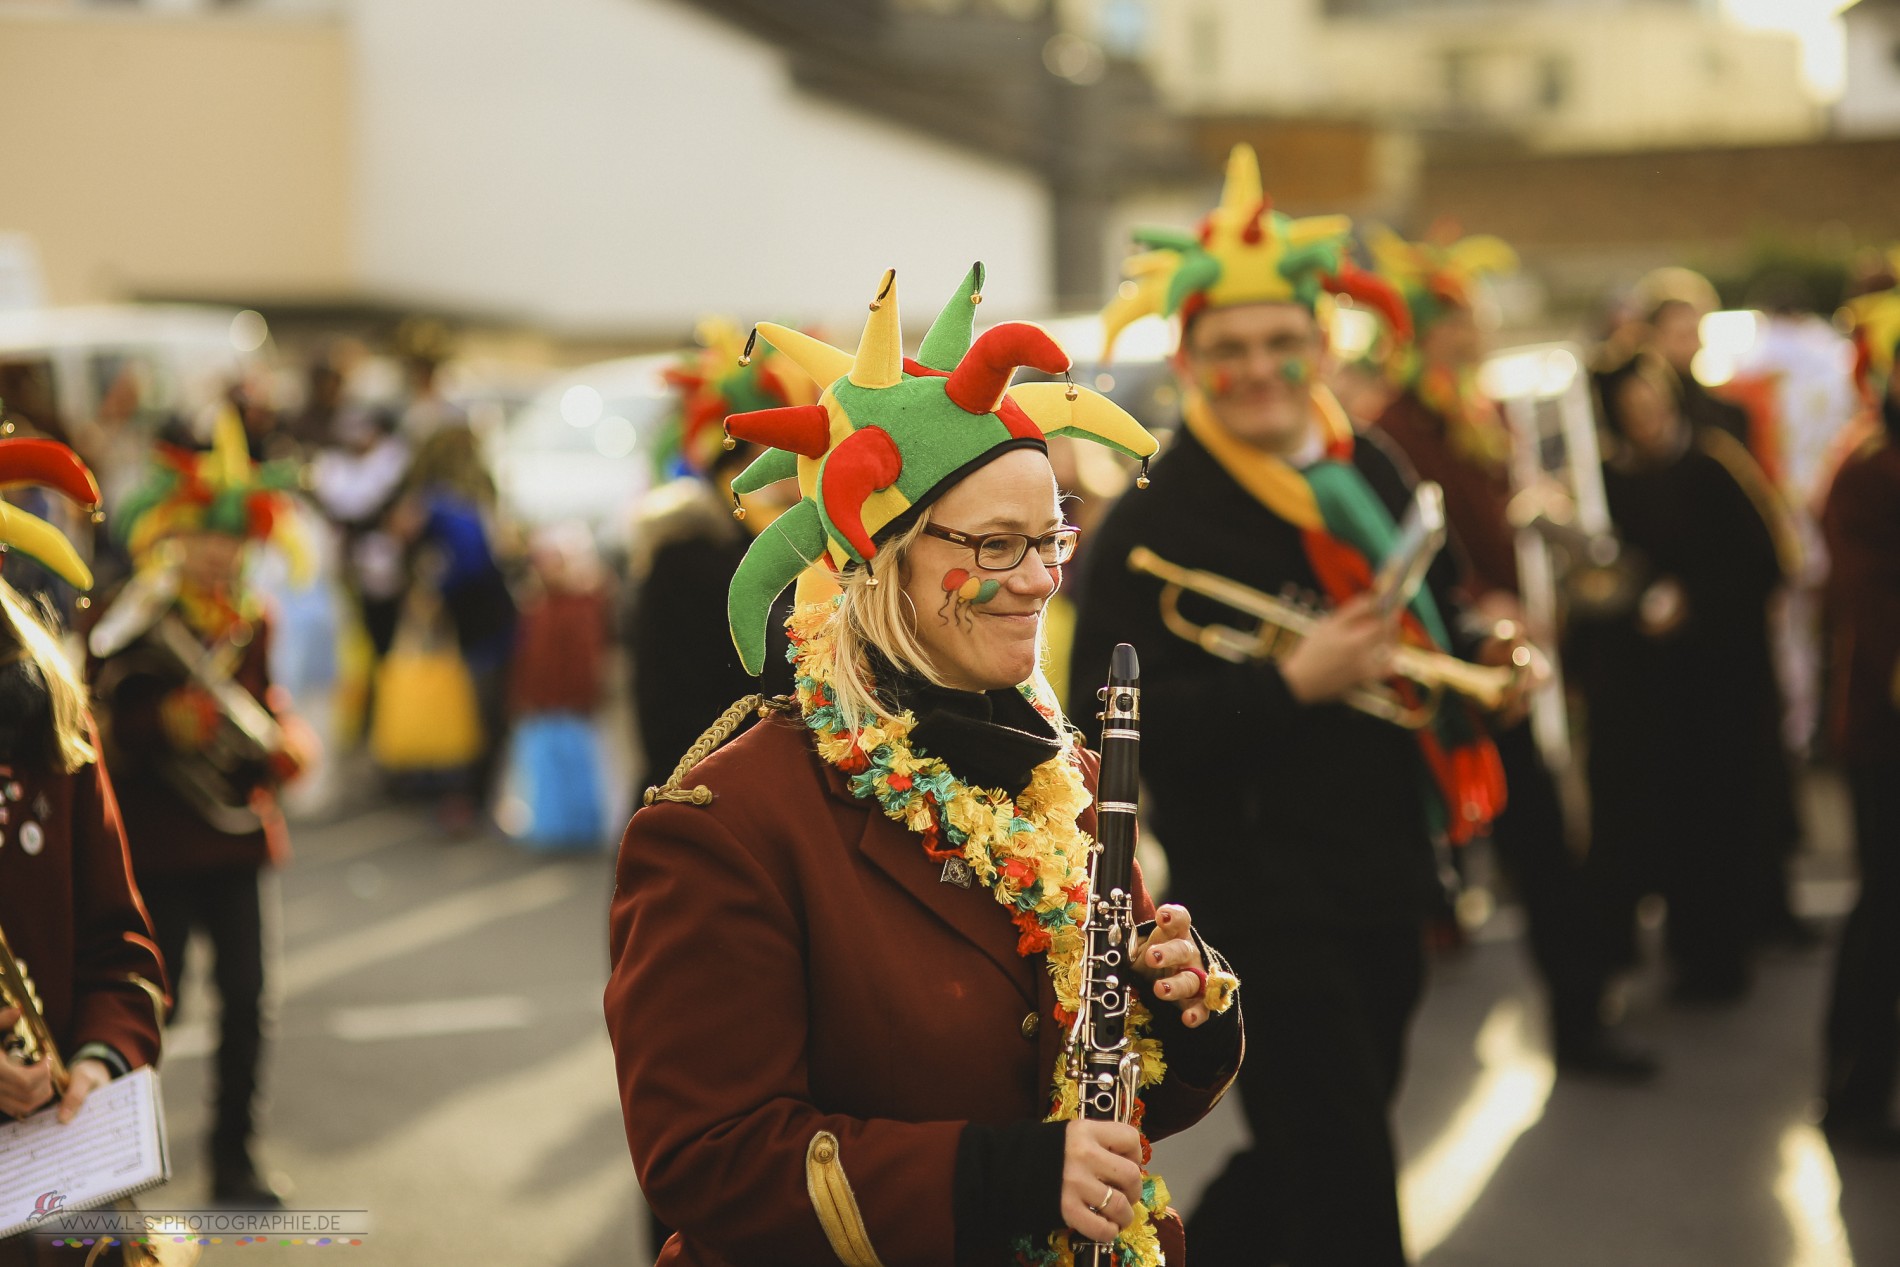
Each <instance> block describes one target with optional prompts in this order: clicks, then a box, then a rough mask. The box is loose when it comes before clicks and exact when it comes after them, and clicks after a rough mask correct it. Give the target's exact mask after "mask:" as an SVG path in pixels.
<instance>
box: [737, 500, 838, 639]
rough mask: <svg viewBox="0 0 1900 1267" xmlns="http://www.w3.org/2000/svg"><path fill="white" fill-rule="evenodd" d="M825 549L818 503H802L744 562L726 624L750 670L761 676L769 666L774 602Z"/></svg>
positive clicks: (766, 533) (760, 538) (776, 521)
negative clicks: (768, 643) (767, 642)
mask: <svg viewBox="0 0 1900 1267" xmlns="http://www.w3.org/2000/svg"><path fill="white" fill-rule="evenodd" d="M824 552H825V528H824V524H823V523H822V522H820V520H819V517H818V507H817V505H816V504H815V503H813V502H810V501H801V502H799V503H798V504H797V505H796V506H793V507H792V508H791V509H790V510H788V511H786V512H785V513H784V514H782V515H780V516H779V517H778V518H777V519H774V520H773V521H772V522H771V524H770V525H768V526H767V527H766V529H765V531H764V532H761V533H760V534H759V536H758V539H757V540H755V541H753V543H752V545H751V548H750V549H748V550H747V551H746V552H745V558H743V559H741V560H740V561H739V570H738V571H736V572H734V573H733V574H732V585H731V586H730V587H729V588H728V589H727V591H726V623H727V625H728V627H729V628H730V629H731V630H732V645H733V647H734V648H735V649H737V651H738V652H739V662H740V663H741V664H742V665H744V666H745V671H746V672H747V673H750V674H752V675H753V676H754V677H757V676H758V675H759V673H761V672H762V671H763V670H764V669H765V632H766V624H767V622H768V621H770V620H771V618H772V604H773V603H774V602H775V601H777V599H778V596H779V595H780V594H783V593H784V592H785V587H786V586H788V585H790V584H791V583H792V582H793V581H795V580H797V579H798V574H799V573H800V572H802V571H804V570H805V569H806V568H807V567H809V566H811V565H812V564H813V563H816V562H817V561H818V559H819V557H820V556H822V555H823V554H824Z"/></svg>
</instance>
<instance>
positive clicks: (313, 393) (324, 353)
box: [284, 341, 351, 455]
mask: <svg viewBox="0 0 1900 1267" xmlns="http://www.w3.org/2000/svg"><path fill="white" fill-rule="evenodd" d="M350 359H351V349H350V348H348V347H347V346H346V345H345V344H344V343H342V342H341V341H338V342H335V343H332V344H330V345H329V346H328V347H326V348H324V349H323V350H321V351H320V352H318V353H317V354H316V355H315V356H313V357H311V358H310V363H309V364H308V365H307V366H306V367H305V368H304V392H303V404H302V405H300V406H299V407H298V409H297V411H296V413H294V414H292V415H291V417H290V419H289V421H288V422H287V423H286V424H285V428H284V429H285V430H286V431H287V432H288V433H289V435H290V438H291V439H292V440H293V441H295V442H296V444H297V446H298V447H299V448H300V449H301V450H302V451H303V452H304V454H305V455H314V454H315V453H317V452H318V451H320V450H323V449H327V448H329V447H331V446H332V445H334V444H335V443H337V437H336V434H335V428H336V424H337V420H338V418H339V417H340V416H341V415H342V412H343V408H344V392H345V389H346V388H347V387H348V385H349V370H348V364H349V361H350Z"/></svg>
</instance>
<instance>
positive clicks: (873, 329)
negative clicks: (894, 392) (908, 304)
mask: <svg viewBox="0 0 1900 1267" xmlns="http://www.w3.org/2000/svg"><path fill="white" fill-rule="evenodd" d="M849 377H850V379H851V383H852V385H853V386H855V387H895V386H896V385H897V384H898V383H899V382H901V381H902V380H903V377H904V332H903V328H902V327H901V326H900V325H899V324H898V320H897V272H896V270H895V269H887V270H885V273H884V282H883V284H882V285H880V286H879V287H878V291H877V298H876V299H874V300H872V301H871V317H870V320H868V321H866V322H865V323H864V336H863V337H862V338H861V339H859V340H858V354H857V356H856V357H854V358H853V359H852V361H851V373H850V375H849Z"/></svg>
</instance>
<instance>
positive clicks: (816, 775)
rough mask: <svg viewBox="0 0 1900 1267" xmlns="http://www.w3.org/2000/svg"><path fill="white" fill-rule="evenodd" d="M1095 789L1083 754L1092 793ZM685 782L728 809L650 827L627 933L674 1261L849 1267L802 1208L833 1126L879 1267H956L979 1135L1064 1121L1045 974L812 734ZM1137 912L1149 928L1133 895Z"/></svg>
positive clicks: (770, 728)
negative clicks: (957, 1198)
mask: <svg viewBox="0 0 1900 1267" xmlns="http://www.w3.org/2000/svg"><path fill="white" fill-rule="evenodd" d="M1095 769H1096V766H1095V758H1094V757H1093V755H1092V754H1091V755H1089V756H1088V757H1087V758H1086V764H1085V773H1086V775H1087V778H1088V782H1089V784H1090V786H1091V787H1092V786H1093V784H1094V780H1095ZM688 782H689V784H701V783H703V784H704V785H705V786H707V787H709V788H711V789H712V790H713V793H714V796H715V799H714V801H713V803H712V804H711V805H709V806H705V807H699V806H691V805H679V804H670V803H662V804H659V805H655V806H652V807H650V808H647V809H642V810H640V811H639V812H638V813H637V814H635V815H634V818H633V821H632V823H631V824H630V825H629V826H628V828H627V835H626V839H625V840H624V841H623V842H622V844H621V849H620V861H619V871H618V878H617V882H616V885H615V890H614V899H613V907H612V916H611V921H610V935H611V950H612V959H613V975H612V977H611V979H610V980H609V982H608V984H607V992H606V1010H607V1027H608V1032H609V1034H610V1036H611V1038H612V1039H613V1045H614V1056H615V1061H616V1063H617V1065H618V1067H619V1077H620V1098H621V1103H622V1106H623V1107H624V1109H625V1111H626V1126H627V1140H628V1144H629V1145H630V1147H631V1150H632V1153H633V1160H634V1166H635V1169H636V1170H637V1172H638V1174H639V1178H640V1184H641V1187H642V1189H643V1190H644V1191H645V1193H646V1195H647V1199H648V1201H649V1203H650V1204H651V1205H652V1207H653V1210H654V1213H655V1214H656V1215H658V1217H659V1218H660V1219H662V1220H664V1221H665V1222H666V1223H668V1224H669V1225H671V1226H673V1227H675V1228H678V1229H680V1232H679V1235H677V1236H675V1237H674V1238H673V1240H671V1241H670V1242H668V1244H667V1247H666V1249H665V1251H664V1252H663V1253H662V1254H661V1256H660V1262H661V1263H662V1264H667V1265H668V1267H675V1265H680V1264H694V1265H695V1267H723V1265H725V1264H745V1265H750V1264H761V1263H772V1264H780V1265H782V1267H797V1265H800V1264H824V1265H826V1267H835V1265H836V1264H837V1263H838V1262H839V1261H840V1260H839V1257H838V1256H837V1255H836V1254H835V1253H833V1251H832V1248H831V1245H830V1243H829V1241H828V1240H827V1239H826V1234H825V1232H824V1230H823V1227H822V1225H821V1224H820V1222H819V1218H818V1215H817V1214H816V1213H815V1211H814V1206H813V1201H812V1197H811V1196H810V1195H809V1194H808V1192H807V1190H806V1150H807V1147H808V1146H809V1145H810V1144H811V1142H812V1140H813V1138H814V1136H815V1135H816V1134H817V1133H818V1132H820V1131H828V1132H830V1133H831V1134H832V1135H834V1136H835V1137H836V1138H837V1140H838V1159H839V1161H840V1162H841V1163H842V1166H843V1169H844V1172H845V1175H846V1177H847V1179H848V1180H849V1182H850V1185H851V1187H852V1189H853V1190H854V1191H855V1193H856V1199H857V1203H858V1206H859V1208H860V1209H861V1211H862V1213H863V1218H864V1225H865V1229H866V1232H867V1234H868V1239H869V1242H870V1245H871V1248H872V1250H873V1251H874V1252H875V1253H876V1255H877V1257H878V1260H879V1261H880V1262H881V1263H883V1264H884V1267H924V1265H932V1267H936V1265H941V1267H950V1264H951V1263H952V1262H953V1261H954V1256H955V1225H954V1214H953V1208H952V1207H953V1188H954V1170H955V1164H956V1157H957V1146H958V1141H959V1137H960V1136H961V1133H962V1129H963V1125H964V1124H965V1123H966V1122H970V1121H981V1122H994V1123H1002V1122H1008V1121H1012V1120H1022V1119H1038V1118H1041V1117H1043V1116H1044V1115H1045V1114H1046V1113H1047V1111H1048V1108H1049V1093H1050V1085H1051V1076H1052V1074H1053V1072H1054V1070H1055V1067H1056V1059H1057V1053H1058V1051H1059V1049H1060V1048H1061V1046H1062V1041H1063V1037H1064V1035H1063V1034H1062V1033H1060V1032H1058V1031H1059V1027H1058V1026H1057V1025H1056V1024H1055V1023H1054V1022H1053V1019H1052V1017H1053V1007H1054V1003H1055V998H1054V991H1053V988H1052V986H1051V984H1050V980H1049V975H1048V972H1047V971H1046V969H1045V967H1044V960H1043V957H1042V956H1041V955H1037V956H1034V957H1033V958H1028V959H1025V958H1023V957H1022V956H1019V955H1018V954H1017V953H1016V929H1015V927H1014V926H1013V925H1012V924H1011V923H1010V921H1009V919H1008V917H1007V914H1006V912H1005V911H1004V910H1003V909H1002V908H1001V907H1000V906H999V905H998V903H997V902H996V900H995V898H994V897H993V896H992V895H991V894H990V893H989V892H988V891H987V890H986V889H984V888H983V886H982V885H981V884H980V883H977V884H974V885H973V886H972V887H970V888H967V889H966V888H959V887H958V886H957V885H955V884H952V883H945V882H943V880H942V879H941V875H942V871H943V866H942V864H941V863H938V862H933V861H931V860H930V859H929V858H928V857H926V856H925V854H924V852H923V849H922V847H921V845H920V844H919V838H918V837H917V835H916V834H915V833H912V832H910V831H908V830H906V829H905V828H904V827H903V826H901V825H900V824H898V823H896V822H894V821H892V820H891V819H889V818H886V817H885V816H884V814H883V813H882V811H881V810H879V809H877V808H876V807H875V805H874V804H873V803H871V802H869V801H865V800H860V799H858V798H856V797H854V796H852V795H851V793H850V791H849V789H848V787H847V785H846V781H845V776H844V775H843V774H841V773H840V772H839V771H838V770H836V769H834V768H832V767H831V766H829V765H826V764H825V763H824V762H822V761H821V760H820V759H819V758H818V756H817V755H816V753H815V752H814V750H813V748H812V743H811V739H810V736H809V733H808V731H807V730H806V728H805V726H804V724H803V723H802V722H801V721H800V720H799V719H797V718H782V717H780V718H773V719H771V720H768V721H765V722H762V723H760V724H759V725H757V726H755V727H754V728H753V729H752V730H750V731H749V732H747V733H746V734H745V735H743V736H742V737H740V738H739V739H737V740H735V741H733V742H732V743H731V744H729V745H727V746H726V747H725V748H723V749H721V750H720V751H718V752H716V753H714V754H713V755H712V756H711V757H709V758H708V759H707V760H706V761H704V762H702V763H701V764H700V765H699V766H698V767H697V768H696V769H695V770H694V772H693V774H692V776H691V778H690V779H689V780H688ZM1093 825H1094V811H1093V810H1092V809H1091V810H1090V811H1089V812H1088V813H1087V814H1085V815H1084V816H1083V819H1082V822H1081V826H1082V827H1083V829H1084V830H1091V829H1092V828H1093ZM1136 906H1137V916H1136V917H1137V919H1138V920H1145V919H1148V918H1151V917H1152V915H1153V902H1152V900H1151V899H1150V897H1149V895H1148V893H1147V891H1146V889H1145V888H1144V887H1143V886H1142V885H1141V882H1140V879H1139V877H1137V880H1136ZM1236 1032H1237V1031H1236ZM1237 1047H1238V1043H1236V1048H1237ZM1239 1055H1240V1053H1239V1051H1238V1050H1235V1052H1234V1053H1233V1059H1232V1061H1231V1063H1230V1064H1229V1065H1228V1067H1227V1068H1226V1069H1225V1070H1224V1071H1223V1072H1222V1073H1221V1074H1220V1075H1219V1076H1218V1078H1217V1079H1215V1080H1214V1081H1213V1083H1212V1085H1208V1086H1189V1085H1185V1084H1184V1083H1182V1082H1181V1081H1179V1080H1178V1079H1176V1078H1175V1077H1174V1076H1173V1075H1172V1074H1170V1075H1169V1076H1168V1077H1167V1078H1165V1079H1164V1080H1163V1081H1162V1082H1161V1083H1159V1084H1157V1085H1156V1086H1154V1087H1151V1088H1149V1089H1148V1091H1147V1092H1146V1093H1145V1096H1144V1099H1145V1101H1146V1103H1147V1115H1146V1121H1145V1129H1146V1131H1147V1133H1148V1134H1149V1136H1150V1137H1152V1138H1160V1137H1162V1136H1166V1135H1170V1134H1173V1133H1175V1132H1177V1131H1180V1130H1182V1129H1184V1128H1185V1127H1187V1126H1190V1125H1192V1124H1193V1123H1194V1122H1196V1121H1198V1120H1199V1119H1200V1118H1201V1116H1202V1115H1203V1114H1205V1113H1206V1112H1207V1111H1208V1109H1209V1108H1211V1107H1212V1106H1213V1104H1214V1103H1215V1101H1217V1100H1218V1099H1219V1098H1220V1096H1221V1094H1222V1093H1223V1092H1224V1091H1225V1090H1226V1086H1227V1084H1228V1082H1230V1081H1231V1080H1232V1077H1233V1069H1234V1068H1237V1067H1238V1063H1239ZM969 1261H995V1262H998V1263H1003V1262H1008V1261H1009V1257H1008V1256H1007V1255H1001V1256H997V1257H995V1258H993V1259H982V1260H969Z"/></svg>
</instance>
